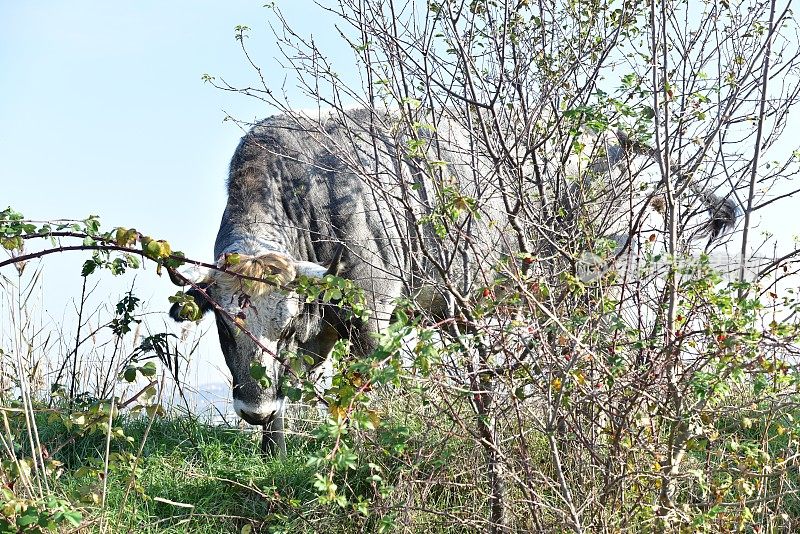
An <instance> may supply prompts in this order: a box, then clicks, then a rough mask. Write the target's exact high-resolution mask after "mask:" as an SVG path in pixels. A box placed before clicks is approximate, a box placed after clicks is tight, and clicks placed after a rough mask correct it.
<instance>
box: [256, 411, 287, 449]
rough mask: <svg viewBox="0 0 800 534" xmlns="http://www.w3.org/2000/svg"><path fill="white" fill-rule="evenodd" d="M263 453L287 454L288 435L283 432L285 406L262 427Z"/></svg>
mask: <svg viewBox="0 0 800 534" xmlns="http://www.w3.org/2000/svg"><path fill="white" fill-rule="evenodd" d="M261 454H262V455H263V456H270V457H273V458H274V457H283V456H286V437H285V436H284V434H283V408H281V409H280V410H278V411H277V412H275V415H274V416H273V418H272V420H271V421H270V422H269V423H267V424H266V425H264V426H263V427H262V431H261Z"/></svg>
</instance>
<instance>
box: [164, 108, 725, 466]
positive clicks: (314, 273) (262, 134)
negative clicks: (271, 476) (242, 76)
mask: <svg viewBox="0 0 800 534" xmlns="http://www.w3.org/2000/svg"><path fill="white" fill-rule="evenodd" d="M392 121H393V118H392V117H391V116H386V115H380V116H377V118H376V113H375V112H373V111H370V110H353V111H348V112H346V113H341V114H338V115H333V114H332V115H331V116H330V117H327V118H322V119H319V120H311V119H308V118H304V117H303V116H301V115H299V114H284V115H277V116H273V117H270V118H267V119H265V120H263V121H261V122H259V123H257V124H256V125H255V126H254V127H253V128H252V129H251V130H250V131H249V132H248V133H247V134H246V135H244V137H243V138H242V139H241V142H240V143H239V146H238V148H237V149H236V151H235V153H234V155H233V158H232V160H231V164H230V173H229V179H228V186H227V190H228V201H227V205H226V208H225V211H224V213H223V215H222V221H221V223H220V228H219V232H218V234H217V237H216V242H215V245H214V257H215V258H216V259H217V262H218V265H220V266H221V267H224V268H225V269H224V270H223V271H214V272H211V273H210V274H209V275H208V276H206V277H205V278H204V279H202V280H198V281H195V282H194V287H193V288H192V289H190V290H189V291H188V294H190V295H192V296H193V297H194V299H195V301H196V302H197V303H198V305H199V307H200V309H201V311H202V312H203V313H205V312H208V311H214V315H215V317H216V324H217V331H218V334H219V340H220V346H221V348H222V352H223V354H224V357H225V361H226V364H227V366H228V368H229V369H230V372H231V376H232V379H233V407H234V410H235V411H236V413H237V414H238V415H239V417H241V418H242V419H243V420H244V421H246V422H247V423H250V424H253V425H262V426H263V427H264V434H263V441H262V451H264V452H270V453H272V454H276V453H278V454H284V453H285V451H286V445H285V439H284V435H283V427H284V422H283V413H284V407H285V404H286V399H285V396H284V393H283V391H282V389H281V384H282V380H283V379H284V378H285V375H286V362H285V360H284V358H282V357H281V355H282V354H286V353H287V352H294V353H299V354H303V355H305V356H306V357H307V358H306V359H307V360H308V361H309V367H310V368H311V369H313V368H317V367H318V366H321V365H322V364H323V363H324V362H326V361H327V360H328V358H329V356H330V354H331V351H332V350H333V348H334V344H335V343H336V342H337V341H338V340H340V339H347V340H349V341H350V342H351V347H352V348H351V350H352V351H354V352H355V355H356V356H363V355H368V354H370V353H371V352H372V350H373V349H374V348H375V334H376V333H378V332H380V331H381V330H382V329H383V328H385V326H386V325H387V324H388V323H389V321H390V318H391V316H392V313H393V311H394V307H395V306H396V303H397V301H398V299H399V298H401V297H403V296H408V297H412V298H414V299H416V301H417V302H418V303H422V305H423V306H424V307H425V308H427V310H428V311H429V312H430V313H431V314H433V315H434V316H438V317H446V316H448V315H449V314H452V313H453V309H454V306H456V305H457V304H458V303H454V300H453V298H451V297H449V296H448V295H451V294H453V293H460V294H461V295H466V294H469V291H471V289H472V288H474V287H475V286H476V285H480V284H483V285H486V284H488V283H490V280H487V277H491V276H492V274H491V268H490V267H489V268H487V265H488V266H491V264H492V263H493V262H494V261H495V260H497V259H499V258H502V257H504V256H505V257H513V255H514V253H515V251H517V250H518V248H519V242H518V239H517V237H516V235H517V234H516V233H515V232H518V229H519V224H518V223H519V221H516V223H517V224H516V226H514V225H512V222H513V221H512V217H511V216H510V215H509V203H508V196H507V190H505V191H504V186H503V184H502V183H498V180H497V179H496V178H495V176H496V173H494V172H495V171H494V170H493V169H494V166H495V165H496V162H492V161H489V160H488V159H487V158H479V157H476V156H475V154H474V151H473V149H471V148H470V147H471V143H470V141H469V136H468V135H467V134H466V133H465V132H464V131H463V129H460V128H459V127H456V126H449V123H446V122H444V121H443V122H442V123H440V124H438V125H437V128H436V131H435V134H431V133H430V130H429V129H426V128H420V134H419V136H418V137H414V138H413V139H412V140H411V141H413V142H409V139H408V138H407V137H404V136H403V135H402V134H401V133H398V132H400V131H402V130H403V129H402V128H397V129H393V128H392V127H391V124H392ZM395 122H396V121H395ZM406 131H407V130H406ZM603 139H604V141H603V142H608V143H609V147H608V149H607V150H604V151H603V158H602V160H603V161H604V163H603V161H601V162H596V163H594V164H592V165H591V169H590V171H589V172H590V174H592V175H600V174H602V173H603V172H607V171H610V170H612V169H613V168H615V167H618V166H620V165H622V164H623V163H622V162H623V160H624V159H625V158H624V157H623V155H624V154H626V153H628V154H633V153H634V152H635V151H634V150H628V149H626V143H625V139H626V138H624V136H622V135H621V134H620V135H617V134H611V136H610V137H608V138H605V137H604V138H603ZM421 145H425V146H424V151H425V153H424V154H423V156H424V157H420V154H419V153H418V152H417V153H415V150H417V148H418V147H419V146H421ZM431 161H433V162H434V164H431ZM440 162H446V168H447V172H446V173H442V174H441V175H440V178H441V181H442V182H443V183H449V182H448V180H450V181H451V182H452V183H453V184H454V185H453V188H454V190H455V191H456V193H455V194H454V195H451V197H450V200H449V201H450V202H452V203H453V206H451V208H453V207H454V208H455V209H459V208H461V209H463V210H464V211H465V212H468V213H470V214H473V213H474V214H476V215H475V216H465V217H462V220H461V222H459V223H458V224H457V225H456V226H457V229H458V231H457V232H451V234H450V235H448V236H447V238H446V239H445V238H444V237H443V236H442V235H441V234H439V233H438V231H437V229H436V224H435V223H436V221H435V216H436V215H437V213H440V212H437V210H436V205H437V202H442V200H441V199H442V196H441V194H440V193H441V191H442V189H441V186H440V188H439V189H436V187H435V186H434V185H432V184H431V180H430V176H431V175H435V174H436V173H437V172H441V169H442V168H443V167H444V166H445V164H444V163H441V164H440ZM437 191H438V192H439V193H437ZM437 194H438V196H437ZM470 198H476V199H479V205H472V206H470V205H467V201H466V200H463V205H458V201H459V199H470ZM453 199H455V200H453ZM704 201H705V202H706V203H707V204H708V207H709V210H710V211H711V213H712V216H711V217H710V221H711V222H710V223H709V224H710V225H711V226H712V229H711V232H713V233H714V235H715V236H716V235H719V234H721V233H723V232H724V231H726V230H727V229H728V228H729V227H730V225H732V224H733V218H731V216H730V212H731V207H730V202H729V201H726V200H724V199H720V198H719V197H717V196H715V195H713V194H711V193H709V194H707V195H706V197H704ZM478 212H479V213H480V216H477V213H478ZM734 212H735V210H734ZM456 215H457V214H456ZM440 216H442V217H444V216H447V215H441V214H440ZM450 216H452V212H451V213H450ZM421 221H424V222H425V224H418V223H420V222H421ZM512 226H514V228H512ZM442 242H446V244H445V245H444V246H442ZM232 255H235V258H236V261H235V263H234V262H229V261H228V258H231V257H232ZM231 271H233V273H231ZM452 273H456V274H455V275H453V276H448V274H452ZM328 274H333V275H337V276H340V277H342V278H346V279H349V280H352V281H353V282H355V283H356V284H357V286H359V287H360V288H361V289H363V293H364V298H365V307H366V309H368V310H369V316H368V318H366V319H364V318H360V317H357V316H354V315H353V314H352V313H349V311H348V310H347V309H345V307H339V306H331V305H323V304H322V303H320V302H316V301H315V302H307V301H306V298H305V297H304V296H301V295H299V294H298V293H297V292H295V291H293V290H291V289H290V288H289V289H287V287H289V286H290V285H291V283H292V282H293V281H294V280H295V279H296V278H297V276H298V275H304V276H307V277H312V278H322V277H325V276H326V275H328ZM237 275H239V276H237ZM266 275H269V277H270V282H271V283H270V284H266V283H264V284H259V283H253V281H252V279H253V278H260V277H263V276H266ZM458 281H460V282H458ZM248 282H249V283H248ZM454 284H459V285H458V287H454ZM243 296H244V298H243ZM170 315H171V316H172V318H173V319H175V320H177V321H181V320H185V318H184V317H183V316H182V314H181V306H180V305H179V304H175V305H173V307H172V309H171V310H170ZM240 325H243V326H244V327H245V330H246V332H247V334H243V333H242V332H240V331H239V330H240V328H239V326H240ZM254 363H258V364H260V366H261V367H262V368H263V369H265V374H266V378H267V380H266V383H265V382H264V381H263V380H262V381H258V380H256V379H255V378H253V376H252V375H251V367H252V366H253V364H254Z"/></svg>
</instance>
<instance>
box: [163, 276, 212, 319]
mask: <svg viewBox="0 0 800 534" xmlns="http://www.w3.org/2000/svg"><path fill="white" fill-rule="evenodd" d="M198 286H199V287H200V288H201V289H203V290H204V291H205V289H206V288H207V287H208V284H198ZM186 294H187V295H188V296H190V297H192V298H193V299H194V302H195V303H196V304H197V306H198V308H200V317H202V316H204V315H205V314H206V313H208V312H209V311H211V309H212V308H213V306H212V305H211V302H209V300H208V299H207V298H206V296H205V295H204V294H203V293H201V292H200V291H198V290H197V289H196V288H194V287H193V288H192V289H190V290H189V291H187V292H186ZM185 306H186V304H184V303H180V302H176V303H175V304H173V305H172V307H171V308H170V309H169V316H170V317H172V318H173V319H174V320H175V321H177V322H179V323H180V322H183V321H188V320H190V318H189V317H185V315H184V311H183V310H184V307H185Z"/></svg>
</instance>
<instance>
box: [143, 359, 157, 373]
mask: <svg viewBox="0 0 800 534" xmlns="http://www.w3.org/2000/svg"><path fill="white" fill-rule="evenodd" d="M139 372H140V373H142V376H155V375H156V373H157V372H158V369H157V368H156V364H155V363H153V362H147V363H146V364H144V365H143V366H142V368H141V369H139Z"/></svg>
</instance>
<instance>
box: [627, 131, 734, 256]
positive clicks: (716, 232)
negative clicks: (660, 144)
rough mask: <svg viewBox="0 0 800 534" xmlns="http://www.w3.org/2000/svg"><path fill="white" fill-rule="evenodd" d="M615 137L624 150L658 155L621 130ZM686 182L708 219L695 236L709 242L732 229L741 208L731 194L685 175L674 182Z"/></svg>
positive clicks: (655, 156)
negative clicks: (723, 192) (719, 192)
mask: <svg viewBox="0 0 800 534" xmlns="http://www.w3.org/2000/svg"><path fill="white" fill-rule="evenodd" d="M617 139H618V140H619V143H620V146H621V147H622V148H623V150H624V151H626V152H629V153H630V152H632V153H638V154H648V155H650V156H651V157H652V158H654V159H656V160H657V158H658V157H659V155H658V153H657V152H656V151H655V149H654V148H652V147H649V146H646V145H644V144H641V143H639V142H637V141H634V140H633V139H630V137H628V135H627V134H626V133H625V132H624V131H622V130H618V131H617ZM675 167H677V166H676V165H675V164H674V163H673V168H675ZM687 182H688V186H687V189H688V191H690V192H691V193H692V194H693V195H694V196H695V197H696V198H698V199H699V200H700V202H702V204H703V206H704V207H705V209H706V211H707V212H708V220H707V221H706V222H705V223H704V224H703V226H702V227H700V228H699V229H698V232H697V234H695V237H704V236H708V238H709V242H712V241H716V240H717V239H719V238H721V237H723V236H724V235H726V234H728V233H729V232H731V231H733V228H734V227H735V226H736V221H737V220H738V218H739V215H740V214H741V210H740V209H739V206H738V204H737V203H736V201H735V200H734V199H733V198H732V195H726V196H720V195H718V194H717V193H715V192H714V190H712V189H711V188H710V187H707V186H706V185H700V184H698V183H696V182H692V181H691V178H689V177H688V176H686V175H682V176H680V177H679V178H678V179H677V180H676V182H675V183H676V186H678V187H682V186H683V185H684V184H686V183H687Z"/></svg>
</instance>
